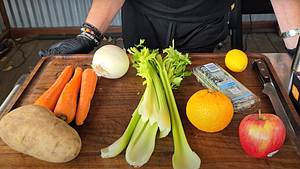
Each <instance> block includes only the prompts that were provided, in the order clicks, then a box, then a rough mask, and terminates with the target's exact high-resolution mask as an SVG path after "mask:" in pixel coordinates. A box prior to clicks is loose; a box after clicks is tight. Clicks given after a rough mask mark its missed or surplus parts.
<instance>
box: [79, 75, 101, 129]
mask: <svg viewBox="0 0 300 169" xmlns="http://www.w3.org/2000/svg"><path fill="white" fill-rule="evenodd" d="M97 80H98V76H97V74H96V73H95V71H94V70H93V69H85V70H84V71H83V73H82V81H81V88H80V96H79V101H78V107H77V112H76V117H75V121H76V124H77V125H82V124H83V122H84V120H85V119H86V117H87V115H88V113H89V110H90V106H91V101H92V99H93V96H94V93H95V89H96V85H97Z"/></svg>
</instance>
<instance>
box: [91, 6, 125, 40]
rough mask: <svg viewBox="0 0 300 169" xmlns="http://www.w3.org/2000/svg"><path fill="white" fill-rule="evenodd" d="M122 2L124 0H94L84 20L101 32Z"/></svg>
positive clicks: (111, 19) (104, 29)
mask: <svg viewBox="0 0 300 169" xmlns="http://www.w3.org/2000/svg"><path fill="white" fill-rule="evenodd" d="M124 2H125V0H94V1H93V3H92V6H91V9H90V11H89V13H88V15H87V18H86V20H85V21H86V22H87V23H89V24H91V25H93V26H94V27H96V28H97V29H98V30H99V31H100V33H101V34H103V33H104V32H105V31H106V29H107V28H108V27H109V25H110V23H111V22H112V21H113V19H114V18H115V17H116V15H117V13H118V12H119V10H120V9H121V7H122V6H123V4H124Z"/></svg>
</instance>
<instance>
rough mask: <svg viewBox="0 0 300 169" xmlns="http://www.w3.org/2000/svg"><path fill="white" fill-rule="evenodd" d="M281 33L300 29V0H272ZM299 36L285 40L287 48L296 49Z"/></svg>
mask: <svg viewBox="0 0 300 169" xmlns="http://www.w3.org/2000/svg"><path fill="white" fill-rule="evenodd" d="M271 3H272V6H273V9H274V12H275V15H276V18H277V21H278V25H279V28H280V31H281V33H283V32H286V31H289V30H291V29H298V28H300V0H287V1H284V0H271ZM298 39H299V35H297V36H294V37H289V38H284V39H283V41H284V43H285V47H286V48H287V49H294V48H296V46H297V43H298Z"/></svg>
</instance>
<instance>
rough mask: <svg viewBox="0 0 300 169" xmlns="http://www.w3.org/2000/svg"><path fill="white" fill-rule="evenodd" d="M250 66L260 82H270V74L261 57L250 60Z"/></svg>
mask: <svg viewBox="0 0 300 169" xmlns="http://www.w3.org/2000/svg"><path fill="white" fill-rule="evenodd" d="M252 67H253V68H254V69H255V71H256V73H257V74H258V78H259V80H260V82H261V83H262V84H265V83H270V82H271V76H270V73H269V70H268V67H267V65H266V63H265V62H264V61H263V60H261V59H256V60H254V61H253V62H252Z"/></svg>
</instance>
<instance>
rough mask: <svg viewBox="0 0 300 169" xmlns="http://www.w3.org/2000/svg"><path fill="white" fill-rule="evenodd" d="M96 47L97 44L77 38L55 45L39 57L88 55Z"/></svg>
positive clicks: (86, 39)
mask: <svg viewBox="0 0 300 169" xmlns="http://www.w3.org/2000/svg"><path fill="white" fill-rule="evenodd" d="M94 47H95V43H94V42H93V41H91V40H89V39H88V38H86V37H84V36H77V37H75V38H72V39H66V40H63V41H61V42H58V43H56V44H53V45H52V46H51V47H50V48H49V49H47V50H40V51H39V55H40V56H42V57H45V56H49V55H54V54H75V53H76V54H87V53H90V52H91V51H92V50H93V49H94Z"/></svg>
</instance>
